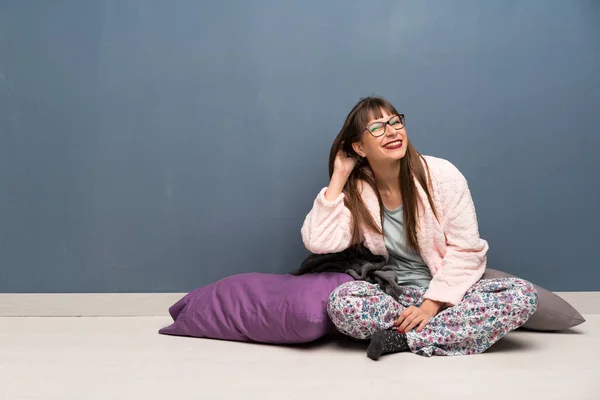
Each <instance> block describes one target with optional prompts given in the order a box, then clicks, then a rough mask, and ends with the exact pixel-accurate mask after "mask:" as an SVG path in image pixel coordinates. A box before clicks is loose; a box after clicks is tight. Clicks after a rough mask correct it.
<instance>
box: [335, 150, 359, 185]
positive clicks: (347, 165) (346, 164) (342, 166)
mask: <svg viewBox="0 0 600 400" xmlns="http://www.w3.org/2000/svg"><path fill="white" fill-rule="evenodd" d="M357 162H358V158H356V157H352V156H349V155H348V154H347V153H346V152H345V151H344V150H340V151H338V153H337V155H336V156H335V160H334V162H333V174H334V175H337V176H340V177H345V178H346V179H348V177H349V176H350V174H351V173H352V171H353V170H354V167H356V163H357Z"/></svg>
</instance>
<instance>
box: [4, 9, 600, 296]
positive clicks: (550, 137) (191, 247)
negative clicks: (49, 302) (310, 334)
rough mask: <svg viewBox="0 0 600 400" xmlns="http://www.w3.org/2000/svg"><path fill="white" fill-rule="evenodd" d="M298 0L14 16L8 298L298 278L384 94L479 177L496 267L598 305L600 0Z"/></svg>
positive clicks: (8, 114) (8, 65) (8, 52)
mask: <svg viewBox="0 0 600 400" xmlns="http://www.w3.org/2000/svg"><path fill="white" fill-rule="evenodd" d="M284 3H288V2H281V1H242V0H230V1H220V2H217V1H214V2H199V1H192V0H190V1H179V0H178V1H169V2H167V1H147V0H139V1H133V0H127V1H125V0H115V1H77V0H72V1H41V0H40V1H17V0H15V1H2V2H0V292H138V291H139V292H148V291H149V292H154V291H187V290H190V289H192V288H194V287H196V286H199V285H203V284H207V283H210V282H213V281H215V280H217V279H219V278H222V277H225V276H227V275H230V274H235V273H239V272H245V271H262V272H285V271H289V270H291V269H293V268H295V267H296V266H298V264H299V262H300V261H301V260H302V258H303V257H304V256H305V254H306V253H305V251H304V249H303V246H302V243H301V239H300V226H301V224H302V221H303V219H304V216H305V214H306V213H307V212H308V210H309V209H310V207H311V204H312V201H313V198H314V196H315V195H316V193H317V191H318V190H319V189H320V188H321V187H323V186H325V185H326V184H327V155H328V152H329V146H330V144H331V141H332V139H333V138H334V137H335V135H336V134H337V131H338V130H339V128H340V126H341V124H342V122H343V119H344V117H345V115H346V113H347V112H348V111H349V109H350V107H351V106H352V105H353V103H354V102H355V101H356V100H357V99H358V98H359V97H360V96H364V95H369V94H379V95H383V96H386V97H388V98H389V99H390V100H392V102H394V103H395V104H396V105H397V106H398V108H400V109H401V110H402V111H403V112H404V113H405V114H406V115H407V128H408V132H409V134H410V135H411V137H412V139H413V141H414V143H415V145H416V146H417V148H418V149H419V150H420V151H421V152H423V153H426V154H431V155H436V156H440V157H444V158H447V159H450V160H451V161H452V162H454V163H455V164H456V165H457V166H458V167H459V168H460V169H461V170H462V171H463V173H464V174H465V175H466V176H467V178H468V179H469V182H470V185H471V190H472V193H473V197H474V199H475V203H476V206H477V210H478V214H479V220H480V228H481V233H482V236H483V237H484V238H486V239H487V240H488V241H489V242H490V246H491V250H490V263H489V265H490V267H492V268H498V269H504V270H506V271H508V272H512V273H516V274H518V275H520V276H522V277H524V278H527V279H530V280H532V281H534V282H536V283H538V284H541V285H543V286H546V287H547V288H549V289H553V290H600V268H598V265H599V262H598V251H597V249H598V240H597V239H598V237H599V235H598V227H599V226H600V209H599V204H600V188H599V186H598V180H599V176H600V159H599V157H598V151H599V149H600V116H598V111H599V105H600V78H599V76H598V71H600V5H599V3H598V2H596V1H591V0H590V1H561V0H529V1H525V2H520V1H476V0H473V1H419V2H416V1H398V0H380V1H371V2H369V3H368V5H367V3H365V2H358V1H356V2H349V1H329V2H323V3H324V4H321V3H322V2H320V1H316V0H310V1H301V2H300V1H297V2H290V3H291V4H284Z"/></svg>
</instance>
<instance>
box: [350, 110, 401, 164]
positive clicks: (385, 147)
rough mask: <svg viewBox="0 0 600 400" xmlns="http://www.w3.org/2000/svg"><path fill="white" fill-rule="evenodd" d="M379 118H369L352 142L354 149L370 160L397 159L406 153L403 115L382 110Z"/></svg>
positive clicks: (387, 160) (389, 160)
mask: <svg viewBox="0 0 600 400" xmlns="http://www.w3.org/2000/svg"><path fill="white" fill-rule="evenodd" d="M382 114H383V116H382V117H381V118H377V119H373V120H370V121H369V122H368V123H367V126H365V127H364V128H365V130H364V131H363V132H362V134H361V136H360V140H359V141H358V142H356V143H353V144H352V147H353V148H354V151H356V153H357V154H358V155H360V156H361V157H365V158H367V160H369V161H370V162H375V163H381V162H391V161H398V160H400V159H402V158H403V157H404V156H405V155H406V148H407V145H408V136H407V135H406V129H405V128H404V116H402V115H393V114H389V113H388V112H387V111H384V110H382Z"/></svg>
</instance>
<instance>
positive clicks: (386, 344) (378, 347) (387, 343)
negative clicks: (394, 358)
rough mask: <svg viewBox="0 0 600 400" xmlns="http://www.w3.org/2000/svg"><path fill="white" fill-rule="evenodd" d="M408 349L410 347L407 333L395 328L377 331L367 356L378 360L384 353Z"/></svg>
mask: <svg viewBox="0 0 600 400" xmlns="http://www.w3.org/2000/svg"><path fill="white" fill-rule="evenodd" d="M407 350H409V347H408V342H407V340H406V335H405V334H402V333H400V332H398V331H397V330H395V329H392V330H389V331H377V332H375V333H374V334H373V337H372V338H371V342H370V343H369V347H368V348H367V357H369V358H370V359H371V360H378V359H379V357H381V356H382V355H384V354H390V353H399V352H401V351H407Z"/></svg>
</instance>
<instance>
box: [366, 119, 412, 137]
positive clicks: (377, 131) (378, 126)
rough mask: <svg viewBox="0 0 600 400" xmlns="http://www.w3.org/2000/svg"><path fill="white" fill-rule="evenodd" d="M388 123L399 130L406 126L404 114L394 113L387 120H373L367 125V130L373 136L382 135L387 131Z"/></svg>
mask: <svg viewBox="0 0 600 400" xmlns="http://www.w3.org/2000/svg"><path fill="white" fill-rule="evenodd" d="M386 125H389V126H391V127H392V128H394V129H395V130H397V131H399V130H400V129H402V128H404V114H398V115H394V116H393V117H392V118H390V119H389V121H387V122H373V123H372V124H370V125H367V127H366V128H365V131H369V133H370V134H371V135H372V136H373V137H380V136H383V134H384V133H385V128H386Z"/></svg>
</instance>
